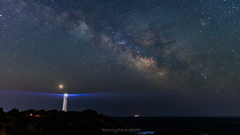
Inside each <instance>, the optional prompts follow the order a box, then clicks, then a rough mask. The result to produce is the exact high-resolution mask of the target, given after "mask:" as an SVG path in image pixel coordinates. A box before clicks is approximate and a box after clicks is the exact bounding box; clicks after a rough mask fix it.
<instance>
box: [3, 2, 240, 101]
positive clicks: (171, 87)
mask: <svg viewBox="0 0 240 135" xmlns="http://www.w3.org/2000/svg"><path fill="white" fill-rule="evenodd" d="M239 4H240V3H239V2H234V1H230V0H226V1H224V0H217V1H207V0H200V1H195V2H193V1H191V0H187V1H178V0H176V1H174V0H172V1H168V0H165V1H162V2H156V1H148V2H143V1H131V2H129V1H118V2H108V1H98V2H96V1H91V0H90V1H82V2H77V1H55V0H53V1H41V0H40V1H34V0H30V1H27V0H22V1H17V0H1V1H0V29H1V31H0V63H1V66H0V82H1V84H0V88H1V89H5V90H6V89H14V90H23V91H38V92H50V93H51V92H55V93H56V92H59V90H58V85H59V84H64V88H67V89H68V91H69V92H77V93H81V92H115V91H135V92H138V91H153V92H155V93H161V92H167V93H178V92H181V93H186V94H187V95H188V96H193V97H194V96H197V95H198V94H203V93H204V94H209V93H210V94H211V95H219V96H227V95H228V96H231V97H234V98H239V94H240V93H239V88H240V85H239V81H240V80H239V71H240V68H239V45H238V44H239V43H240V34H239V32H238V30H239V24H240V20H239V17H238V16H239V8H240V5H239Z"/></svg>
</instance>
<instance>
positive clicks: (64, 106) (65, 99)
mask: <svg viewBox="0 0 240 135" xmlns="http://www.w3.org/2000/svg"><path fill="white" fill-rule="evenodd" d="M67 98H68V94H67V93H64V96H63V107H62V111H64V112H66V111H67Z"/></svg>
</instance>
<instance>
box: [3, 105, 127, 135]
mask: <svg viewBox="0 0 240 135" xmlns="http://www.w3.org/2000/svg"><path fill="white" fill-rule="evenodd" d="M112 129H118V130H119V131H121V132H114V131H113V130H112ZM121 129H125V128H124V127H123V126H122V125H121V124H120V123H118V122H117V121H116V120H113V119H112V118H111V117H109V116H105V115H102V114H98V113H97V112H96V111H93V110H85V111H81V112H80V111H68V112H63V111H58V110H50V111H45V110H33V109H31V110H27V111H22V112H20V111H19V110H18V109H12V110H10V111H8V112H6V113H5V112H3V109H2V108H0V135H79V134H82V135H94V134H95V135H101V134H104V135H105V134H106V135H115V134H117V135H128V134H129V132H128V131H124V130H121Z"/></svg>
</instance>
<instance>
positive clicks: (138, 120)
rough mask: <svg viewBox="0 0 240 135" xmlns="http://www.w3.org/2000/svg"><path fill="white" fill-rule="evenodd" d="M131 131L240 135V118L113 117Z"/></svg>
mask: <svg viewBox="0 0 240 135" xmlns="http://www.w3.org/2000/svg"><path fill="white" fill-rule="evenodd" d="M112 118H113V119H115V120H117V121H119V122H120V123H121V124H122V125H123V126H124V127H125V128H126V129H129V131H141V132H144V131H157V130H158V131H160V130H169V129H176V128H180V129H183V130H189V131H195V132H198V133H202V134H205V135H240V117H112ZM132 134H136V132H132Z"/></svg>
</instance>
